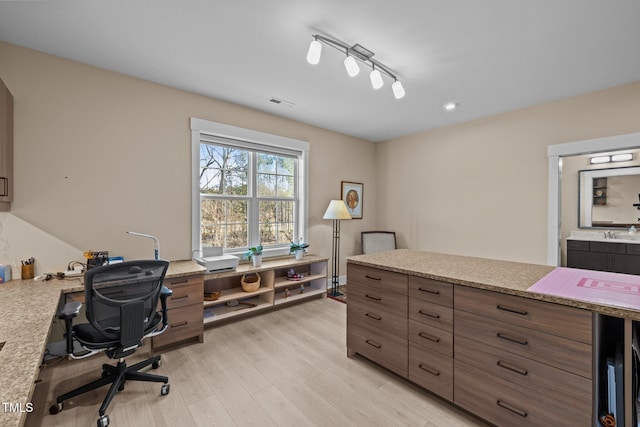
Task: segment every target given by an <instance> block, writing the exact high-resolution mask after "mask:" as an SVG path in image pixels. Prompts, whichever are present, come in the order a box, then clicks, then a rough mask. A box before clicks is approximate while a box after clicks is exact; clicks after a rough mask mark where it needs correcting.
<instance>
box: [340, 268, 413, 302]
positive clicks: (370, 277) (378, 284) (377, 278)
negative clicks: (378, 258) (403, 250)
mask: <svg viewBox="0 0 640 427" xmlns="http://www.w3.org/2000/svg"><path fill="white" fill-rule="evenodd" d="M352 282H354V283H360V284H362V285H367V286H371V287H374V288H378V289H386V290H388V291H394V292H398V293H401V294H404V295H407V283H408V279H407V276H406V275H404V274H400V273H393V272H391V271H386V270H380V269H377V268H371V267H363V266H361V265H355V264H350V263H348V264H347V283H348V284H350V283H352ZM347 286H348V285H347Z"/></svg>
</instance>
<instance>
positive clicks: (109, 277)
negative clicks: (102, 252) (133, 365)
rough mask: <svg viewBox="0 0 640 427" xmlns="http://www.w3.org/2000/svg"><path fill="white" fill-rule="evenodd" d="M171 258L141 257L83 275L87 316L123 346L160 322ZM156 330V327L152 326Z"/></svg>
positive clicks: (105, 333)
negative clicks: (137, 259) (167, 259)
mask: <svg viewBox="0 0 640 427" xmlns="http://www.w3.org/2000/svg"><path fill="white" fill-rule="evenodd" d="M168 267H169V261H164V260H139V261H126V262H123V263H118V264H111V265H105V266H102V267H95V268H92V269H90V270H88V271H87V273H86V274H85V277H84V282H85V283H84V286H85V289H84V296H85V304H86V312H87V319H88V320H89V322H91V324H92V325H93V327H94V328H96V329H97V330H98V331H99V332H100V333H101V334H102V335H104V336H105V337H106V338H109V339H111V340H119V341H120V342H121V344H122V345H123V346H127V345H131V344H132V343H136V342H137V341H140V339H141V338H142V336H143V335H144V334H145V333H146V332H147V329H148V328H150V327H151V326H153V324H154V323H155V324H157V319H156V311H157V308H158V300H159V298H160V292H161V291H162V282H163V280H164V276H165V274H166V272H167V268H168ZM151 329H153V328H151Z"/></svg>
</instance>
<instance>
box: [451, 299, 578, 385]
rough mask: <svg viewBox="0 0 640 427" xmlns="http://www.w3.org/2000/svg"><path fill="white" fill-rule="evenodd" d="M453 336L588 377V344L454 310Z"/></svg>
mask: <svg viewBox="0 0 640 427" xmlns="http://www.w3.org/2000/svg"><path fill="white" fill-rule="evenodd" d="M455 335H456V336H457V335H462V336H464V337H466V338H471V339H474V340H476V341H480V342H482V343H484V344H487V345H490V346H492V347H495V348H498V349H501V350H505V351H508V352H511V353H515V354H518V355H520V356H524V357H527V358H529V359H533V360H537V361H538V362H542V363H545V364H547V365H551V366H555V367H557V368H560V369H563V370H566V371H569V372H573V373H574V374H577V375H581V376H583V377H585V378H591V345H589V344H585V343H580V342H577V341H572V340H569V339H567V338H563V337H558V336H555V335H550V334H545V333H543V332H540V331H535V330H533V329H528V328H524V327H522V326H517V325H512V324H508V323H504V322H500V321H497V320H492V319H486V318H483V317H480V316H476V315H475V314H471V313H467V312H464V311H459V310H457V309H456V310H455Z"/></svg>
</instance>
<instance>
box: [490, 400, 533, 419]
mask: <svg viewBox="0 0 640 427" xmlns="http://www.w3.org/2000/svg"><path fill="white" fill-rule="evenodd" d="M496 405H498V406H499V407H501V408H504V409H506V410H507V411H510V412H513V413H514V414H516V415H520V416H521V417H522V418H527V413H526V412H525V411H523V410H521V409H518V408H515V407H513V406H511V405H509V404H508V403H505V402H503V401H502V400H498V401H496Z"/></svg>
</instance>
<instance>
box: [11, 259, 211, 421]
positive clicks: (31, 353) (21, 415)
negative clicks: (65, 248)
mask: <svg viewBox="0 0 640 427" xmlns="http://www.w3.org/2000/svg"><path fill="white" fill-rule="evenodd" d="M202 273H204V267H202V266H200V265H198V264H196V263H195V262H194V261H190V260H189V261H172V262H171V263H170V264H169V269H168V271H167V276H166V277H168V278H170V277H180V276H188V275H192V274H202ZM83 290H84V286H83V279H82V278H81V277H73V278H67V279H53V280H49V281H46V282H45V281H35V280H12V281H9V282H7V283H2V284H0V347H1V348H0V427H14V426H16V427H17V426H21V425H22V424H24V420H25V418H26V404H27V403H29V402H30V399H31V396H32V394H33V390H34V388H35V381H36V379H37V378H38V374H39V369H40V368H39V367H40V365H41V363H42V356H43V354H44V351H45V348H46V346H47V340H48V337H49V332H50V329H51V322H52V320H53V319H54V317H55V316H56V313H57V310H58V304H59V301H60V296H61V294H62V293H69V292H82V291H83ZM4 403H7V404H14V405H19V408H20V409H21V411H20V410H18V411H15V410H9V406H8V405H4ZM16 407H17V406H14V409H15V408H16Z"/></svg>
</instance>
